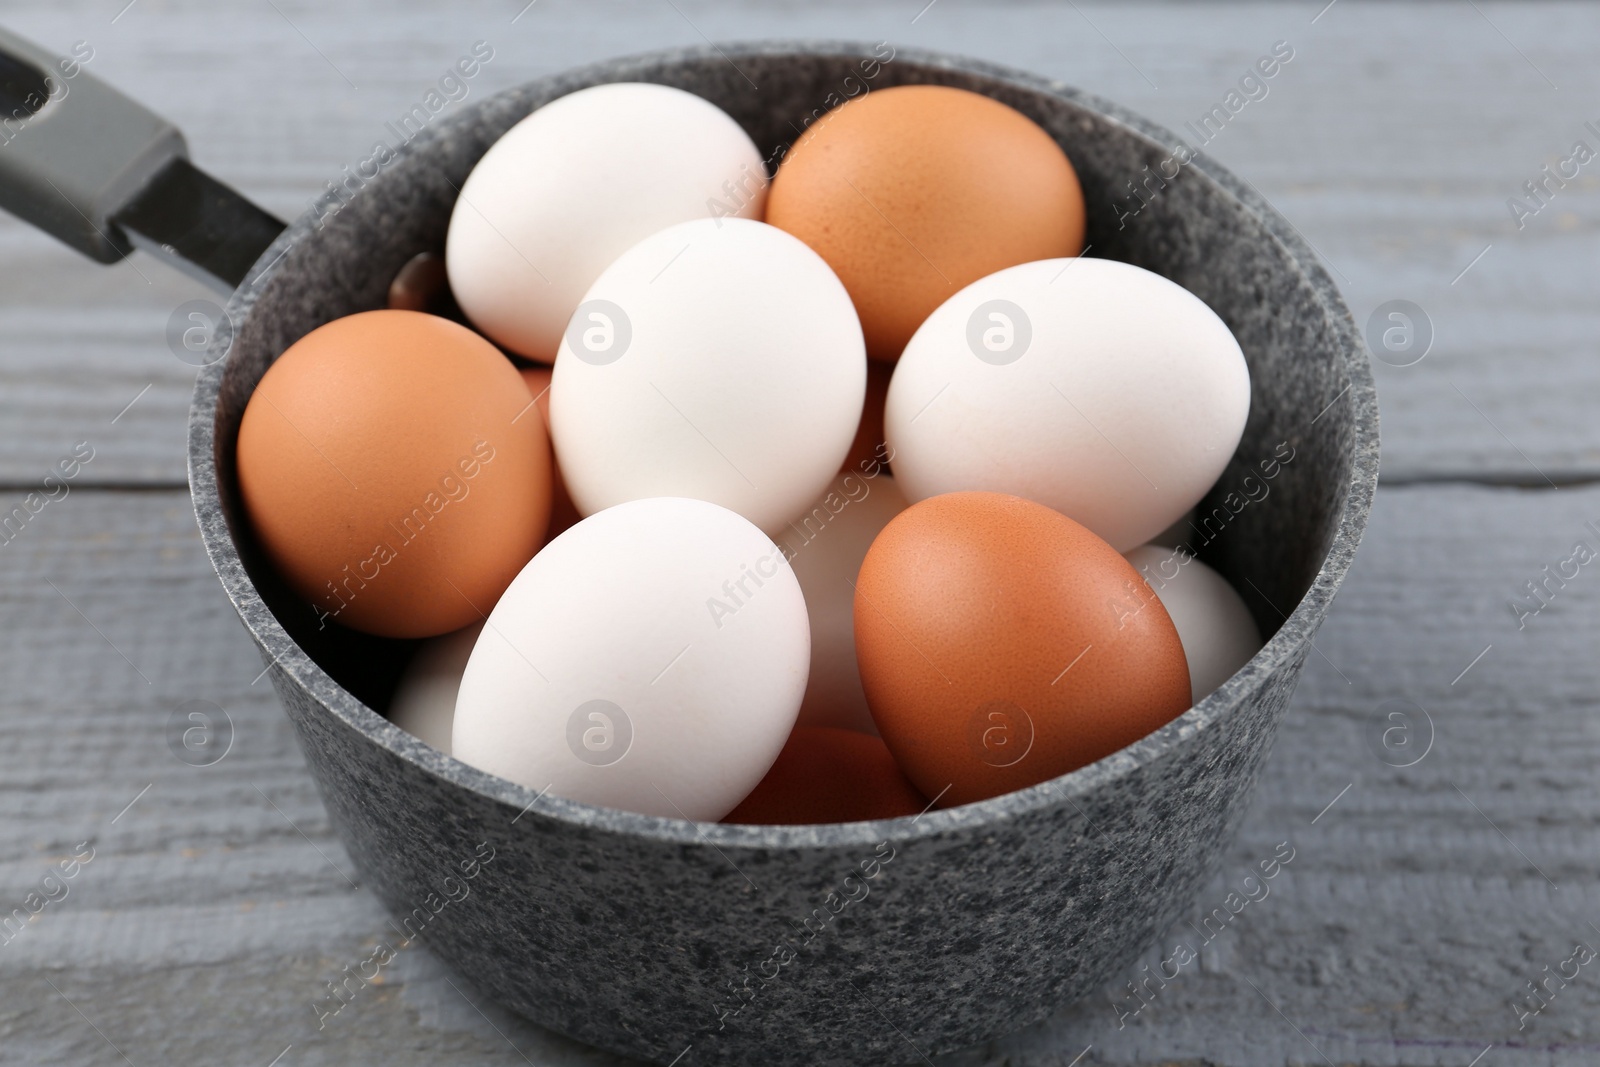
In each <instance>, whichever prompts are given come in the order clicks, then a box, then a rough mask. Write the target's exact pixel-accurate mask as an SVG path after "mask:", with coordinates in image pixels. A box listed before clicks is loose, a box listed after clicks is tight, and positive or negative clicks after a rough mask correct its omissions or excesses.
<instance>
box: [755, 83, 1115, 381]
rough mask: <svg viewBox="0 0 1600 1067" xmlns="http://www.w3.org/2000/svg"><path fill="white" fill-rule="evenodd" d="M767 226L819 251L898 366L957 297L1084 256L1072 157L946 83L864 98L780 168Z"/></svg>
mask: <svg viewBox="0 0 1600 1067" xmlns="http://www.w3.org/2000/svg"><path fill="white" fill-rule="evenodd" d="M766 220H767V222H769V223H771V224H772V225H774V226H777V227H779V228H780V229H784V230H787V231H789V232H790V233H792V234H794V235H795V236H796V237H798V238H800V239H801V240H802V241H804V242H805V243H806V244H808V245H810V246H811V247H812V248H813V249H815V250H816V252H817V253H818V254H819V255H820V256H822V258H823V259H824V260H826V261H827V263H828V265H829V266H830V267H832V268H833V270H834V273H836V274H838V275H839V279H840V280H841V281H842V282H844V287H845V289H846V290H848V291H849V293H850V298H851V299H852V300H853V301H855V305H856V312H857V313H858V314H859V315H860V316H861V329H862V331H863V332H864V333H865V334H866V340H867V355H869V356H871V357H872V358H874V359H882V360H891V361H892V360H895V359H898V358H900V350H901V349H903V348H905V346H906V342H907V341H908V340H910V339H911V335H912V333H914V332H915V331H916V328H917V327H918V326H920V325H921V324H922V320H923V319H925V318H927V317H928V315H929V313H931V312H932V311H933V309H934V308H936V307H938V306H939V305H940V304H942V303H944V301H945V300H946V299H948V298H949V297H951V296H953V295H954V294H955V293H956V291H957V290H959V289H961V288H963V287H964V286H966V285H968V284H970V283H972V282H975V281H977V280H978V279H979V278H982V277H984V276H985V275H988V274H993V273H994V272H995V271H997V270H1001V269H1003V268H1005V267H1013V266H1016V265H1017V264H1018V263H1028V262H1031V261H1033V260H1037V259H1052V258H1055V257H1058V256H1075V255H1077V254H1078V253H1079V252H1080V251H1081V250H1082V249H1083V232H1084V204H1083V190H1082V189H1081V188H1080V187H1079V185H1078V175H1077V172H1075V171H1074V170H1073V169H1072V164H1071V163H1070V162H1068V160H1067V157H1066V154H1065V153H1064V152H1062V151H1061V148H1060V147H1059V146H1058V145H1057V144H1056V143H1055V141H1054V140H1053V139H1051V137H1050V135H1049V134H1048V133H1046V132H1045V131H1044V130H1043V129H1042V128H1041V127H1040V126H1038V125H1037V124H1036V123H1034V122H1033V121H1032V120H1031V119H1029V118H1028V117H1027V116H1025V115H1023V114H1022V113H1021V112H1019V111H1016V110H1013V109H1012V108H1010V107H1007V106H1006V105H1005V104H1002V103H1000V102H999V101H997V100H991V99H990V98H989V97H987V96H981V95H979V94H978V93H973V92H968V91H967V90H965V89H952V88H949V87H946V86H939V85H901V86H895V87H894V88H890V89H879V90H877V91H876V92H872V93H868V94H867V95H865V96H860V97H857V98H856V99H854V100H851V101H849V102H847V103H845V104H844V105H843V106H841V107H839V108H837V109H835V110H833V111H831V112H829V113H828V114H827V115H825V116H823V117H822V118H821V119H819V120H818V121H817V122H816V124H815V125H813V126H812V127H811V128H810V129H808V130H807V131H806V134H805V136H804V137H803V138H802V139H801V140H800V141H799V142H798V143H796V144H795V146H794V147H793V148H791V149H790V150H789V152H788V154H787V155H786V156H785V157H784V160H783V162H782V164H781V165H780V166H779V167H778V173H777V176H776V177H775V178H774V179H773V183H772V188H771V189H770V190H769V192H768V195H767V215H766Z"/></svg>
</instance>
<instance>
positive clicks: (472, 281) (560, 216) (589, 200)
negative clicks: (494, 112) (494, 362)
mask: <svg viewBox="0 0 1600 1067" xmlns="http://www.w3.org/2000/svg"><path fill="white" fill-rule="evenodd" d="M766 191H767V180H766V170H765V168H764V166H763V164H762V161H761V153H760V152H758V151H757V150H756V146H755V143H754V142H753V141H751V140H750V138H749V136H748V135H747V134H746V133H745V132H744V130H742V129H740V127H739V124H738V123H736V122H735V121H734V120H733V119H732V118H730V117H729V116H728V114H727V113H726V112H724V111H722V110H721V109H720V108H718V107H716V106H715V105H714V104H712V103H710V102H708V101H706V100H704V99H702V98H700V97H698V96H695V95H694V94H692V93H687V92H684V91H683V90H682V89H674V88H671V87H669V86H665V85H647V84H642V83H634V82H617V83H613V84H608V85H596V86H593V87H591V88H588V89H580V90H578V91H577V92H575V93H571V94H569V95H567V96H563V97H561V98H560V99H558V100H554V101H552V102H551V103H548V104H546V105H544V106H543V107H541V108H539V109H538V110H537V111H535V112H533V114H531V115H529V116H528V117H527V118H525V119H523V120H522V121H521V122H518V123H517V124H516V125H515V126H513V127H511V129H510V130H508V131H506V133H505V134H504V136H502V137H501V138H500V139H499V140H498V141H496V142H495V143H494V144H492V145H490V146H489V150H488V151H487V152H485V153H484V155H483V158H482V159H480V160H479V161H478V163H477V165H476V166H475V167H473V169H472V173H470V174H469V175H467V180H466V181H465V182H464V183H463V184H462V186H461V195H460V197H459V198H458V199H457V201H456V204H455V207H454V209H453V210H452V211H451V214H450V227H449V231H448V235H447V238H446V242H445V264H446V267H447V269H448V272H449V276H450V286H451V288H452V290H453V291H454V293H455V297H456V300H457V301H458V302H459V303H460V305H461V309H462V310H463V311H464V312H465V313H466V315H467V317H468V319H470V320H471V322H472V324H473V325H474V326H476V327H477V328H478V329H480V330H482V331H483V332H484V334H486V335H487V336H488V337H489V338H490V339H491V340H493V341H495V342H496V343H498V344H500V345H503V346H504V347H506V348H508V349H510V350H511V351H513V352H516V353H518V354H519V355H523V356H527V357H529V358H530V359H536V360H540V361H542V362H545V363H550V362H553V361H554V360H555V358H556V349H557V347H558V346H559V344H560V342H561V336H562V333H563V331H565V330H566V328H567V321H568V320H569V319H570V318H571V317H572V313H573V310H574V309H575V308H576V307H577V306H578V304H579V302H580V301H581V300H582V299H583V293H584V290H586V289H588V288H589V286H590V285H591V284H592V283H593V282H594V280H595V279H596V278H597V277H599V275H600V272H601V271H602V270H604V269H605V268H606V266H607V264H609V263H610V262H611V261H612V260H613V259H615V258H616V257H617V256H619V255H621V254H622V253H623V252H624V251H626V250H627V249H628V248H629V247H630V246H632V245H633V244H635V243H637V242H638V241H640V240H642V239H644V238H645V237H648V236H649V235H650V234H652V233H654V232H656V231H657V230H660V229H662V228H664V227H667V226H670V225H672V224H673V223H677V222H683V221H685V220H687V219H696V218H721V217H723V216H730V217H740V218H754V219H759V218H760V217H761V214H762V208H763V205H764V203H765V200H766Z"/></svg>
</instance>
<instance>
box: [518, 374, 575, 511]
mask: <svg viewBox="0 0 1600 1067" xmlns="http://www.w3.org/2000/svg"><path fill="white" fill-rule="evenodd" d="M517 373H518V374H521V375H522V384H524V385H526V386H527V387H528V392H529V393H531V394H533V399H534V401H535V402H536V403H537V404H538V405H539V417H540V418H542V419H543V420H544V429H545V432H546V433H549V432H550V374H551V368H550V367H546V366H543V365H540V366H537V367H523V368H522V369H521V370H519V371H518V372H517ZM552 470H553V471H554V473H555V481H554V484H553V485H552V487H551V488H552V492H551V499H550V530H549V533H548V534H547V535H546V537H545V540H547V541H548V540H549V539H550V538H552V537H555V536H556V535H557V534H559V533H561V531H563V530H565V529H566V528H567V527H569V526H571V525H573V524H574V523H576V522H577V521H578V520H579V519H582V518H583V516H582V515H580V514H578V505H576V504H574V503H573V502H572V495H571V494H570V493H568V492H567V482H566V479H564V478H562V477H561V464H560V463H556V464H554V466H553V467H552Z"/></svg>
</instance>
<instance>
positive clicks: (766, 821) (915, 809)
mask: <svg viewBox="0 0 1600 1067" xmlns="http://www.w3.org/2000/svg"><path fill="white" fill-rule="evenodd" d="M927 806H928V801H927V799H926V798H924V797H923V796H922V794H920V793H918V792H917V790H916V787H914V786H913V785H912V784H911V783H910V782H909V781H907V780H906V776H905V774H903V773H902V772H901V770H900V768H899V767H898V766H897V765H896V764H895V761H894V757H893V756H891V755H890V754H889V750H888V749H887V748H885V747H884V744H883V742H882V741H880V740H878V739H877V738H876V737H873V736H871V735H870V734H863V733H857V732H856V731H854V730H841V729H839V728H838V727H834V726H797V727H795V729H794V733H792V734H790V735H789V740H788V742H787V743H786V744H785V745H784V746H783V751H782V752H780V753H778V759H777V761H776V762H775V763H773V765H772V769H771V770H769V771H768V772H767V776H766V777H765V778H763V779H761V781H760V782H759V783H758V784H757V785H756V787H755V789H754V790H752V791H751V793H750V795H749V796H747V797H745V798H744V800H742V801H740V803H739V806H738V807H737V808H734V809H733V810H732V811H731V812H729V813H728V815H727V816H726V817H725V818H724V819H723V820H722V821H723V822H730V823H744V824H746V825H751V826H801V825H806V824H814V823H826V822H864V821H866V820H868V819H894V818H898V817H900V816H902V815H917V814H920V813H921V812H922V811H923V810H924V809H926V808H927Z"/></svg>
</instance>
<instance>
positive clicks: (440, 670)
mask: <svg viewBox="0 0 1600 1067" xmlns="http://www.w3.org/2000/svg"><path fill="white" fill-rule="evenodd" d="M482 630H483V623H481V622H480V623H475V624H473V625H472V626H468V627H466V628H465V629H462V630H457V631H456V632H455V633H449V634H442V635H440V636H439V637H430V638H429V639H428V640H426V641H424V642H422V643H421V644H420V645H418V646H417V650H416V651H415V652H413V653H412V655H411V660H410V661H409V662H408V663H407V664H406V668H405V670H404V671H403V672H401V674H400V684H399V685H398V686H397V687H396V689H395V693H394V699H393V700H392V701H390V702H389V721H390V722H392V723H394V724H395V725H396V726H398V727H400V729H402V730H404V731H405V732H406V733H408V734H411V735H412V736H414V737H417V738H419V739H420V740H422V741H424V742H426V743H427V744H430V745H432V746H433V747H434V748H436V749H438V750H439V751H440V752H443V753H444V754H445V755H447V756H448V755H449V754H450V728H451V723H452V722H453V721H454V720H455V717H456V693H457V691H459V690H460V688H461V672H462V671H464V670H466V668H467V657H469V656H471V655H472V646H473V645H474V644H475V643H477V640H478V634H479V632H480V631H482Z"/></svg>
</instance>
